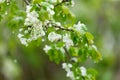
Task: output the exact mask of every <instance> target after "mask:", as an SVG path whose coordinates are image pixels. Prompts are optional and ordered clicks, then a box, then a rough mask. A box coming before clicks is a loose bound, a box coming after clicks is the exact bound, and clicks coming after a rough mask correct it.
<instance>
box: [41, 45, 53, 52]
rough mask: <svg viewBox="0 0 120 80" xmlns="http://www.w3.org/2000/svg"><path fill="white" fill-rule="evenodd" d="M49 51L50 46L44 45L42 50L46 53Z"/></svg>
mask: <svg viewBox="0 0 120 80" xmlns="http://www.w3.org/2000/svg"><path fill="white" fill-rule="evenodd" d="M50 49H52V48H51V46H48V45H45V47H44V49H43V50H44V51H45V53H47V52H48V51H49V50H50Z"/></svg>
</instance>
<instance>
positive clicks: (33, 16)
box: [18, 5, 45, 46]
mask: <svg viewBox="0 0 120 80" xmlns="http://www.w3.org/2000/svg"><path fill="white" fill-rule="evenodd" d="M31 8H32V6H30V5H28V6H26V13H27V15H26V19H25V23H24V25H25V26H30V28H29V27H28V28H27V30H25V31H24V33H23V34H22V33H19V34H18V38H19V39H20V41H21V43H22V44H24V45H26V46H27V45H28V43H29V42H31V41H33V40H37V39H38V38H39V37H42V36H45V32H44V30H43V27H42V22H41V21H40V20H39V19H38V17H39V15H38V13H37V12H36V11H31ZM19 31H20V32H22V29H20V30H19ZM28 32H30V36H29V37H28V38H25V37H24V35H25V34H28Z"/></svg>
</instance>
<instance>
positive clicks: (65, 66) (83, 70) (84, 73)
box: [62, 63, 87, 80]
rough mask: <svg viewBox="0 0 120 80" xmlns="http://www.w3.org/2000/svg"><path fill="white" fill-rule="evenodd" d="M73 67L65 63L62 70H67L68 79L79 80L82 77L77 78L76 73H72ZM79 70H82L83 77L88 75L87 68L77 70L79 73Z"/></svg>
mask: <svg viewBox="0 0 120 80" xmlns="http://www.w3.org/2000/svg"><path fill="white" fill-rule="evenodd" d="M72 67H73V65H72V64H70V63H63V64H62V68H63V69H65V71H66V72H67V74H66V76H67V77H69V78H70V79H71V80H76V79H79V78H80V75H78V76H76V77H75V76H74V73H73V71H72ZM78 70H80V72H81V76H83V77H85V76H86V75H87V71H86V68H85V67H83V66H82V67H79V68H76V71H78ZM78 72H79V71H78Z"/></svg>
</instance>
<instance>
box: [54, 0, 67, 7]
mask: <svg viewBox="0 0 120 80" xmlns="http://www.w3.org/2000/svg"><path fill="white" fill-rule="evenodd" d="M68 1H69V0H63V1H62V2H61V3H58V4H56V5H55V6H54V7H57V6H59V5H61V4H63V3H65V2H68Z"/></svg>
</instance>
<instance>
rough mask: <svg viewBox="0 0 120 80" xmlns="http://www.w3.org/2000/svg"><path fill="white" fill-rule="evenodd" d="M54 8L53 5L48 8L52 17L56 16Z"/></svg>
mask: <svg viewBox="0 0 120 80" xmlns="http://www.w3.org/2000/svg"><path fill="white" fill-rule="evenodd" d="M53 9H54V6H53V5H49V6H48V7H47V11H48V12H49V13H50V15H54V14H55V12H54V10H53Z"/></svg>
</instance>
